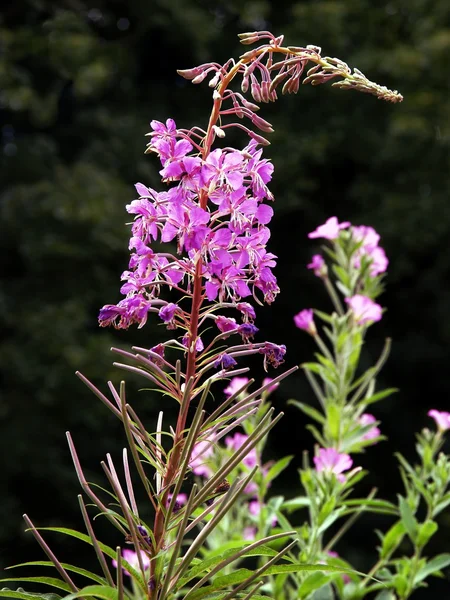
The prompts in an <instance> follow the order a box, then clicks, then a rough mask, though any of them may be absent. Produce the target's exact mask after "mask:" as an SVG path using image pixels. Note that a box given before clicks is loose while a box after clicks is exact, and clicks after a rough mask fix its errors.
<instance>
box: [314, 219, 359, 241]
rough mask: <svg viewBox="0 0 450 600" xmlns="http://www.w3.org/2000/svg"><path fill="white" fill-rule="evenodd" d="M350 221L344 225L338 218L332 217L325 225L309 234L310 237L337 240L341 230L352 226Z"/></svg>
mask: <svg viewBox="0 0 450 600" xmlns="http://www.w3.org/2000/svg"><path fill="white" fill-rule="evenodd" d="M350 224H351V223H350V222H349V221H344V222H343V223H339V222H338V220H337V217H330V218H329V219H327V220H326V221H325V223H324V224H323V225H319V227H317V229H315V230H314V231H311V233H308V237H309V238H311V239H314V238H325V239H327V240H335V239H336V238H337V237H339V231H340V230H341V229H346V228H347V227H349V226H350Z"/></svg>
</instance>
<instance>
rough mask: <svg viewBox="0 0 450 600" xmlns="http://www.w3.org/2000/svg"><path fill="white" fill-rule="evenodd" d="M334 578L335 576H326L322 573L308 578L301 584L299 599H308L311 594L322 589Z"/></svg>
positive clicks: (313, 574) (298, 592)
mask: <svg viewBox="0 0 450 600" xmlns="http://www.w3.org/2000/svg"><path fill="white" fill-rule="evenodd" d="M332 577H333V575H326V574H325V573H323V572H320V571H318V572H317V573H312V574H311V575H308V577H307V578H306V579H305V580H304V581H303V582H302V583H301V585H300V587H299V588H298V590H297V597H298V598H306V597H307V596H308V595H309V594H311V593H312V592H314V591H315V590H318V589H319V588H320V587H322V586H323V585H325V584H326V583H328V582H329V581H330V579H331V578H332Z"/></svg>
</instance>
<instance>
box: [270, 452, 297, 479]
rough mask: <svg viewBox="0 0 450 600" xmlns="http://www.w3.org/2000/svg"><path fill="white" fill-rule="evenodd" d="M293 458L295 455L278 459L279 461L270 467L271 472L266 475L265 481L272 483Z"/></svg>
mask: <svg viewBox="0 0 450 600" xmlns="http://www.w3.org/2000/svg"><path fill="white" fill-rule="evenodd" d="M293 458H294V457H293V456H285V457H283V458H280V460H277V462H276V463H275V464H274V465H272V466H271V467H270V469H269V472H268V473H267V475H266V476H265V477H264V481H265V483H270V482H271V481H273V480H274V479H275V478H276V477H278V475H279V474H280V473H281V472H282V471H284V469H286V467H287V466H288V465H289V463H290V462H291V460H292V459H293Z"/></svg>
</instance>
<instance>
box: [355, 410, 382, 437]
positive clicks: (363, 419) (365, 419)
mask: <svg viewBox="0 0 450 600" xmlns="http://www.w3.org/2000/svg"><path fill="white" fill-rule="evenodd" d="M375 422H376V419H375V417H374V416H373V415H370V414H369V413H364V414H363V415H361V416H360V417H359V424H360V425H362V426H363V427H366V426H367V425H371V424H372V423H375ZM379 435H381V431H380V430H379V428H378V427H376V426H375V425H374V426H373V427H372V428H371V429H369V431H367V432H366V433H365V434H364V435H363V437H362V439H363V440H373V438H376V437H378V436H379Z"/></svg>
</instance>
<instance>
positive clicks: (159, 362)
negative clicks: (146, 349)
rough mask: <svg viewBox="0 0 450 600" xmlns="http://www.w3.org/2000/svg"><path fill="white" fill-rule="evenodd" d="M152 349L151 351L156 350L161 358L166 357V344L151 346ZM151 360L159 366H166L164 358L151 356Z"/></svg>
mask: <svg viewBox="0 0 450 600" xmlns="http://www.w3.org/2000/svg"><path fill="white" fill-rule="evenodd" d="M150 350H151V352H154V353H155V354H157V355H158V356H160V357H161V358H164V351H165V346H164V344H157V345H156V346H153V348H150ZM149 360H150V361H151V362H153V363H155V365H156V366H158V367H162V366H164V362H163V361H162V360H160V359H159V358H156V357H155V356H150V358H149Z"/></svg>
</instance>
